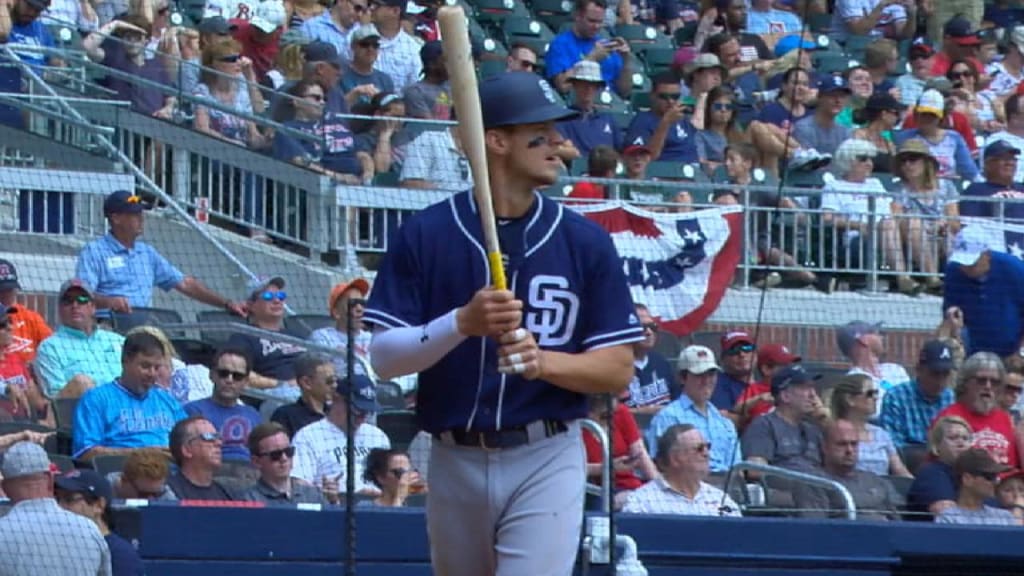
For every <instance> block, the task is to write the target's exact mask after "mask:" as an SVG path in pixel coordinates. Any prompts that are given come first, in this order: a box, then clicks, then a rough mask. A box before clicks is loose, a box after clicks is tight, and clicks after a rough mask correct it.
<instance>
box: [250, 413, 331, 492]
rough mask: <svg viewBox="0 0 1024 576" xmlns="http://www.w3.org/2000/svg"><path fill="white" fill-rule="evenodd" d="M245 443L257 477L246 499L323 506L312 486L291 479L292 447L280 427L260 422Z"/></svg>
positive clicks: (286, 432) (275, 423) (293, 461)
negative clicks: (247, 445) (257, 474)
mask: <svg viewBox="0 0 1024 576" xmlns="http://www.w3.org/2000/svg"><path fill="white" fill-rule="evenodd" d="M248 444H249V450H248V451H249V453H250V454H252V463H253V465H255V466H256V468H258V469H259V471H260V478H259V480H257V481H256V484H254V485H253V486H252V488H250V489H249V493H248V496H247V497H246V500H254V501H256V502H266V503H267V504H327V501H326V500H325V499H324V495H323V494H321V493H320V491H319V490H317V489H316V487H315V486H313V485H312V484H310V483H308V482H304V481H302V480H299V479H298V478H296V477H294V476H292V466H293V465H294V464H295V447H294V446H292V443H291V440H289V439H288V431H287V430H285V429H284V426H281V425H280V424H278V423H277V422H264V423H263V424H260V425H259V426H256V427H255V428H253V429H252V432H250V433H249V441H248Z"/></svg>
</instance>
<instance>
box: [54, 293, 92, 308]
mask: <svg viewBox="0 0 1024 576" xmlns="http://www.w3.org/2000/svg"><path fill="white" fill-rule="evenodd" d="M89 302H92V297H90V296H86V295H85V294H79V295H78V296H65V297H64V298H61V299H60V303H61V304H63V305H65V306H70V305H72V304H88V303H89Z"/></svg>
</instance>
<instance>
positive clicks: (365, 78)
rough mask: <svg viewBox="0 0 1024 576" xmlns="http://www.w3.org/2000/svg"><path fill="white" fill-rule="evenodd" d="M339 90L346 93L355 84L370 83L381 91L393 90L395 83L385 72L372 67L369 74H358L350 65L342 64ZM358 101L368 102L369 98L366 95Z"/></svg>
mask: <svg viewBox="0 0 1024 576" xmlns="http://www.w3.org/2000/svg"><path fill="white" fill-rule="evenodd" d="M339 84H340V85H341V91H342V92H343V93H344V94H348V93H349V92H351V91H352V89H353V88H355V87H356V86H362V85H363V84H372V85H374V86H376V87H377V90H380V91H381V92H394V91H395V83H394V82H392V81H391V77H390V76H388V75H387V74H385V73H383V72H381V71H380V70H377V69H376V68H374V69H372V70H371V71H370V73H369V74H360V73H359V72H357V71H356V70H354V69H352V67H351V66H347V65H346V66H342V68H341V81H340V82H339ZM359 101H360V102H369V101H370V99H369V98H367V97H366V96H360V97H359Z"/></svg>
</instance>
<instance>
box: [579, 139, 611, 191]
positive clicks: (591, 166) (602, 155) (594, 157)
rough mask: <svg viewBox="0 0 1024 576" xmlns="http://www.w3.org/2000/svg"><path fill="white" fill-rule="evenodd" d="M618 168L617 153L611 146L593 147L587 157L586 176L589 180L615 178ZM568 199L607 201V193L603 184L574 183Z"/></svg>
mask: <svg viewBox="0 0 1024 576" xmlns="http://www.w3.org/2000/svg"><path fill="white" fill-rule="evenodd" d="M618 166H619V153H618V152H616V151H615V149H614V148H612V147H611V146H605V145H603V144H601V145H599V146H595V147H594V148H593V149H592V150H591V151H590V155H589V156H588V157H587V173H586V176H589V177H591V178H615V171H616V169H617V168H618ZM569 197H570V198H587V199H591V200H606V199H608V191H607V189H606V187H605V185H604V184H598V183H597V182H586V181H585V182H576V183H575V184H573V186H572V191H571V192H569Z"/></svg>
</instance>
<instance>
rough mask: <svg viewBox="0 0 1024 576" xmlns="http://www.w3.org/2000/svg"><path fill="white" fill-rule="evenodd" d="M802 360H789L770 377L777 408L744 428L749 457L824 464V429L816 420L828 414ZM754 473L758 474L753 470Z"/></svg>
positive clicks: (795, 466) (803, 468) (800, 465)
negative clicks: (822, 441)
mask: <svg viewBox="0 0 1024 576" xmlns="http://www.w3.org/2000/svg"><path fill="white" fill-rule="evenodd" d="M819 379H821V376H820V375H814V376H812V375H810V374H808V373H807V371H806V370H805V369H804V367H803V366H801V365H800V364H790V365H789V366H788V367H786V368H783V369H781V370H779V371H778V372H776V373H775V374H774V375H773V376H772V379H771V394H772V397H773V398H774V399H775V410H773V411H772V412H768V413H767V414H764V415H763V416H758V417H757V418H754V420H753V421H752V422H751V423H750V425H749V426H747V429H746V430H745V431H744V432H743V454H744V455H745V456H746V459H747V461H749V462H755V463H758V464H769V465H771V466H779V467H781V468H789V469H791V470H797V471H800V472H814V471H816V470H817V469H818V468H819V467H820V466H821V429H820V428H818V426H817V425H816V424H815V423H814V420H820V419H822V415H823V414H824V415H827V412H826V411H825V408H824V406H822V403H821V399H820V398H819V397H818V392H817V390H816V389H815V382H816V381H817V380H819ZM750 476H751V477H754V476H755V475H753V474H751V475H750Z"/></svg>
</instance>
